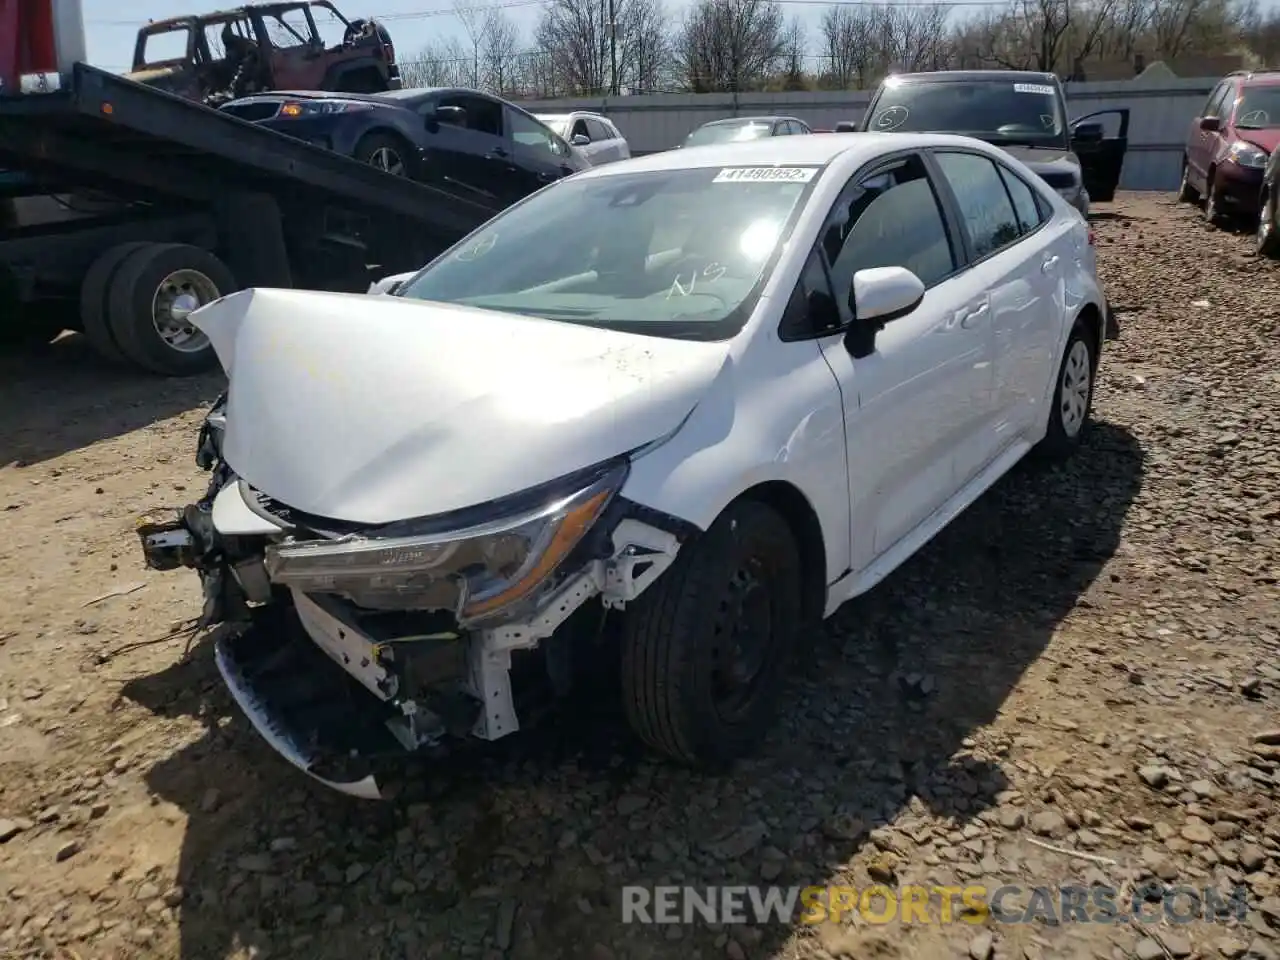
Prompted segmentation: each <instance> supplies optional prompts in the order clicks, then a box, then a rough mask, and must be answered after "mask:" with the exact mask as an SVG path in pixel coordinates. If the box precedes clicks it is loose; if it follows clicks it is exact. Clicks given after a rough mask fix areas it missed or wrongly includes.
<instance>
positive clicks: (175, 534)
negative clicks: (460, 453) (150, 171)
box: [137, 394, 693, 799]
mask: <svg viewBox="0 0 1280 960" xmlns="http://www.w3.org/2000/svg"><path fill="white" fill-rule="evenodd" d="M226 404H227V396H226V394H224V395H223V396H222V397H220V398H219V399H218V400H217V401H215V403H214V404H213V406H212V408H211V410H210V412H209V414H208V416H207V418H206V420H205V422H204V424H203V426H202V428H201V431H200V436H199V440H198V449H197V454H196V461H197V463H198V465H199V466H200V467H201V468H202V469H204V470H207V471H209V473H210V482H209V486H208V489H207V490H206V492H205V495H204V497H202V498H201V499H200V500H199V501H198V502H196V503H193V504H190V505H188V506H186V507H184V508H183V509H181V510H180V511H175V512H174V513H173V514H170V515H169V516H167V517H163V518H158V519H153V518H148V519H145V520H143V521H142V522H140V523H139V525H138V528H137V532H138V535H139V537H140V538H141V540H142V548H143V553H144V557H145V560H146V563H147V565H148V566H149V567H151V568H153V569H156V570H172V569H176V568H179V567H188V568H191V569H194V570H196V571H197V573H198V574H199V577H200V582H201V587H202V592H203V608H202V611H201V615H200V618H199V621H198V626H199V627H201V628H213V627H217V628H218V630H217V636H216V639H215V641H214V656H215V660H216V663H217V666H218V670H219V672H220V673H221V675H222V677H223V679H224V681H225V682H226V684H227V686H228V688H229V690H230V692H231V694H232V696H233V697H234V699H235V700H236V701H237V703H238V704H239V706H240V707H241V709H242V710H243V711H244V712H245V714H246V715H247V716H248V718H249V719H250V721H251V722H252V723H253V725H254V726H255V728H256V729H257V730H258V732H259V733H260V734H261V735H262V736H263V737H264V738H265V739H266V740H267V741H268V742H269V743H271V745H272V746H273V747H274V748H275V749H276V750H277V751H278V752H279V753H281V754H282V755H283V756H284V757H285V758H286V759H288V760H289V761H290V762H291V763H293V764H294V765H295V766H297V767H299V768H300V769H302V770H304V771H306V772H307V773H309V774H310V775H311V776H313V777H315V778H316V779H318V780H320V781H322V782H324V783H326V784H327V785H329V786H331V787H333V788H335V789H337V790H340V791H342V792H344V793H347V794H350V795H353V796H358V797H364V798H369V799H376V798H378V797H379V796H381V795H382V788H381V786H380V783H382V782H383V780H382V777H381V775H380V773H379V770H380V767H381V766H383V765H385V764H387V763H391V764H395V763H397V762H402V761H403V759H405V758H406V757H409V756H414V755H418V754H427V755H430V754H431V753H432V752H433V751H435V750H437V749H440V748H442V747H443V746H445V745H446V744H447V743H448V742H449V741H450V740H459V739H466V738H472V737H474V738H479V739H482V740H496V739H499V738H501V737H505V736H508V735H510V734H512V733H514V732H516V731H517V730H519V729H520V721H519V716H518V709H517V708H518V706H519V704H520V703H521V702H522V701H521V692H522V690H523V689H524V688H525V687H526V686H530V687H531V688H532V687H534V686H540V685H541V686H549V687H550V689H551V690H552V692H553V693H555V694H560V695H563V694H564V693H566V692H567V691H568V689H569V688H570V686H571V676H572V672H573V671H572V669H571V668H572V658H573V657H574V652H573V651H574V649H575V647H576V645H578V644H580V643H583V642H587V641H590V640H592V639H595V638H596V637H598V636H599V634H600V630H601V626H602V624H603V622H604V618H605V615H606V612H607V611H608V610H610V609H621V608H622V607H623V606H624V605H625V604H626V603H627V602H629V601H630V600H633V599H634V598H635V597H637V596H638V595H639V594H640V593H641V592H642V591H643V590H644V589H645V588H646V587H647V586H648V585H649V584H650V583H652V582H653V581H654V580H656V579H657V578H658V577H659V576H660V575H661V574H662V573H663V572H664V571H665V570H666V569H667V568H668V567H669V566H670V565H671V563H672V561H673V560H674V559H675V556H676V553H677V551H678V550H679V548H680V544H681V543H682V542H683V540H684V539H685V538H686V537H687V536H688V534H690V533H692V532H693V529H692V528H691V527H690V526H689V525H688V524H686V523H685V522H684V521H681V520H678V519H676V518H673V517H669V516H666V515H665V514H661V513H658V512H656V511H653V510H650V509H649V508H646V507H643V506H640V505H638V504H635V503H632V502H630V501H628V500H626V499H625V498H623V497H621V496H619V495H617V491H618V490H619V489H620V487H621V485H622V481H623V480H624V479H625V477H626V474H627V471H628V469H629V461H628V460H627V458H625V457H621V458H617V459H615V460H613V461H611V462H608V463H605V464H601V465H599V466H597V467H594V468H592V469H590V470H587V471H583V472H581V473H580V474H578V475H576V476H574V477H571V478H566V479H565V480H561V481H557V482H556V483H555V484H554V485H544V486H543V487H539V488H534V489H531V490H529V491H526V492H525V493H522V494H520V495H518V496H517V497H515V498H512V499H511V500H510V501H506V502H504V505H503V507H502V509H501V511H498V512H495V511H494V510H493V509H492V505H481V506H479V507H475V508H468V509H466V510H463V511H457V512H455V513H454V514H450V515H446V516H443V517H438V518H433V519H432V520H430V521H429V522H425V523H424V522H415V523H408V522H405V523H399V522H397V523H390V524H382V525H378V526H374V527H367V526H363V527H357V526H356V525H353V524H351V523H349V522H345V521H334V520H327V519H325V518H320V517H314V516H309V515H306V514H303V513H301V512H299V511H297V510H294V509H291V508H290V507H288V506H287V505H285V504H281V503H278V502H277V501H275V500H273V499H272V498H271V497H270V496H268V495H267V494H265V493H264V492H262V491H258V490H254V489H253V488H252V487H251V486H250V485H249V484H248V483H246V482H245V481H244V480H243V479H242V478H240V477H238V476H237V475H236V474H235V472H234V471H233V470H232V469H231V467H230V466H229V465H228V464H227V463H226V462H225V460H224V459H223V453H222V438H223V434H224V430H225V425H226ZM595 601H598V602H595ZM539 647H541V648H542V649H541V650H540V651H539V654H540V655H539V656H538V657H536V658H534V657H528V656H526V657H525V658H524V661H523V662H522V663H516V665H515V666H516V669H513V654H514V655H517V656H516V658H515V659H516V660H520V655H521V654H528V653H530V652H532V651H534V650H535V648H539ZM530 665H532V667H531V666H530ZM530 672H532V674H535V675H536V676H534V677H533V680H532V681H530V682H528V683H526V680H525V677H526V674H529V673H530Z"/></svg>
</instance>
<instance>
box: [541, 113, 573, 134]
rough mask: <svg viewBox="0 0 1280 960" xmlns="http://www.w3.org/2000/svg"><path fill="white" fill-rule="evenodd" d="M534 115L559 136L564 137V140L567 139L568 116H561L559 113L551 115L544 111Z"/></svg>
mask: <svg viewBox="0 0 1280 960" xmlns="http://www.w3.org/2000/svg"><path fill="white" fill-rule="evenodd" d="M535 116H536V117H537V118H538V119H539V120H541V121H542V122H543V123H545V124H546V125H547V126H548V127H550V128H551V129H552V130H554V131H555V132H556V133H557V134H558V135H559V136H562V137H564V138H565V139H566V140H568V139H569V118H568V117H566V116H562V115H560V114H557V115H555V116H551V115H549V114H545V113H538V114H535Z"/></svg>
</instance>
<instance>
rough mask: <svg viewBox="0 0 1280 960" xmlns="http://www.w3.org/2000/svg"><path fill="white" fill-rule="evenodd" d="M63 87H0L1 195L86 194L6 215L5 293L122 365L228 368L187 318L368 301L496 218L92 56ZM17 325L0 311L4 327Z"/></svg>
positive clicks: (169, 369)
mask: <svg viewBox="0 0 1280 960" xmlns="http://www.w3.org/2000/svg"><path fill="white" fill-rule="evenodd" d="M64 78H65V81H66V82H65V83H62V84H60V85H59V86H60V87H61V89H58V90H56V91H54V92H43V93H21V94H10V95H5V94H3V93H0V170H3V171H6V172H7V176H5V177H4V178H2V179H3V183H0V195H7V196H9V197H13V196H36V195H50V194H71V195H73V196H75V195H78V196H90V197H92V200H91V201H87V202H85V203H84V204H81V205H75V204H72V206H73V208H75V209H74V211H73V213H72V214H71V215H70V216H69V217H64V218H60V219H57V220H56V221H54V220H50V221H45V222H37V223H23V222H22V220H21V218H18V219H17V222H16V223H6V222H5V220H4V219H3V218H0V298H5V297H8V298H9V299H10V300H16V301H17V302H18V303H19V304H21V305H25V306H27V307H37V308H43V307H49V306H50V305H54V306H55V307H56V306H61V307H62V308H63V311H62V316H64V317H66V322H67V323H68V325H71V326H74V327H76V328H79V329H81V330H83V332H84V333H85V335H86V336H87V337H88V338H89V340H90V341H91V342H92V343H93V345H94V346H95V347H96V348H97V349H98V351H99V352H100V353H102V354H104V355H106V356H108V357H109V358H111V359H113V360H117V361H126V362H130V363H132V364H135V365H137V366H140V367H143V368H146V369H150V370H152V371H154V372H157V373H162V374H170V375H183V374H188V373H194V372H197V371H200V370H203V369H206V368H208V367H209V366H211V365H212V364H213V363H214V362H216V361H215V358H214V357H213V355H212V351H211V349H210V348H209V346H208V342H207V340H205V338H204V337H203V336H202V335H200V334H199V333H198V331H196V330H194V328H192V327H191V326H190V325H189V324H188V323H186V316H187V315H188V314H189V313H190V311H191V310H192V309H194V308H196V307H198V306H201V305H203V304H204V303H207V302H208V301H209V300H211V299H216V297H218V296H223V295H225V294H227V293H231V292H233V291H235V290H238V289H244V288H247V287H254V286H258V287H266V286H271V287H291V286H299V287H307V288H313V289H325V290H346V291H350V292H364V291H365V290H366V289H367V288H368V286H369V283H370V281H371V280H372V279H376V278H378V277H380V276H383V275H386V274H391V273H400V272H404V271H408V270H414V269H416V268H417V267H419V266H421V265H422V264H424V263H425V262H426V261H427V260H429V259H430V258H431V257H432V256H434V255H435V254H437V253H439V252H440V251H441V250H443V249H444V248H445V247H447V246H448V245H450V244H451V243H453V242H455V241H456V240H458V239H460V238H461V237H463V236H465V235H466V234H467V233H469V232H470V231H471V230H473V229H474V228H475V227H477V226H479V225H480V224H481V223H483V222H484V221H485V220H487V219H488V218H489V217H490V216H491V212H490V211H489V210H487V209H486V208H485V207H483V206H481V205H479V204H476V203H474V202H470V201H468V200H466V199H463V198H461V197H458V196H455V195H453V194H451V193H449V192H447V191H445V190H442V189H439V188H437V187H433V186H428V185H426V184H421V183H417V182H414V181H412V180H408V179H406V178H403V177H396V176H393V175H391V174H388V173H385V172H383V171H381V170H377V169H375V168H373V167H371V166H367V165H365V164H361V163H359V162H357V161H355V160H352V159H350V158H347V157H343V156H340V155H339V154H336V153H333V152H330V151H328V150H325V149H323V148H321V147H317V146H313V145H311V144H308V143H305V142H302V141H300V140H296V139H293V138H291V137H287V136H284V135H282V134H279V133H276V132H275V131H272V130H269V129H266V128H264V127H261V126H257V125H255V124H252V123H249V122H247V121H243V120H240V119H238V118H236V117H233V116H230V115H228V114H225V113H221V112H219V111H217V110H214V109H211V108H209V107H205V106H204V105H202V104H199V103H195V102H193V101H190V100H185V99H183V98H181V97H178V96H175V95H173V94H169V93H167V92H165V91H162V90H157V89H154V88H151V87H147V86H143V85H141V84H138V83H135V82H133V81H131V80H128V79H125V78H124V77H120V76H117V75H115V74H112V73H110V72H107V71H104V70H100V69H97V68H95V67H92V66H89V65H88V64H85V63H76V64H74V65H73V67H72V68H71V70H70V71H69V72H68V74H66V75H64ZM104 198H105V199H104ZM19 202H20V201H19ZM10 219H13V217H12V216H11V217H10ZM13 314H14V311H13V310H12V309H6V307H5V305H4V304H3V303H0V318H3V317H4V316H6V315H9V316H12V315H13ZM0 322H4V321H3V320H2V319H0Z"/></svg>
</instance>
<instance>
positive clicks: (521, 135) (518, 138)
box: [507, 110, 582, 159]
mask: <svg viewBox="0 0 1280 960" xmlns="http://www.w3.org/2000/svg"><path fill="white" fill-rule="evenodd" d="M507 112H508V115H509V117H510V123H511V139H512V140H514V141H515V142H516V145H517V146H519V147H522V148H524V149H526V150H531V151H533V152H535V153H538V154H542V155H544V156H546V157H547V158H548V159H550V158H552V157H555V158H561V157H565V156H567V155H568V153H569V148H568V146H567V145H566V144H565V142H564V141H563V140H561V139H560V138H559V137H557V136H556V135H555V134H554V133H552V132H551V130H550V129H549V128H547V127H544V126H543V125H542V124H540V123H539V122H538V121H537V120H534V119H533V117H530V116H528V115H526V114H523V113H520V112H518V111H516V110H509V111H507ZM581 122H582V121H581V120H579V121H578V123H581ZM574 129H575V130H576V129H577V124H574Z"/></svg>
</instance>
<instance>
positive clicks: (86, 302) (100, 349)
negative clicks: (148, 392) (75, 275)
mask: <svg viewBox="0 0 1280 960" xmlns="http://www.w3.org/2000/svg"><path fill="white" fill-rule="evenodd" d="M146 246H150V244H149V243H148V242H147V241H145V240H142V241H139V240H132V241H130V242H128V243H118V244H116V245H115V246H114V247H111V248H109V249H108V250H107V251H106V252H105V253H103V254H102V255H101V256H100V257H98V259H97V260H95V261H93V263H92V264H91V265H90V267H89V270H88V272H87V273H86V274H85V275H84V281H83V282H82V283H81V284H80V323H81V324H82V325H83V327H84V336H85V339H86V340H88V341H89V345H90V346H91V347H93V349H94V350H95V351H97V353H98V355H99V356H100V357H102V358H103V359H105V360H110V361H112V362H113V363H127V362H128V359H127V358H126V357H125V355H124V353H123V352H122V351H121V350H120V345H119V344H118V343H116V338H115V335H114V334H113V333H112V332H111V324H110V322H109V321H108V320H107V294H108V291H109V290H110V288H111V281H112V280H113V279H114V278H115V275H116V271H117V270H119V269H120V264H122V263H123V262H124V261H125V259H126V258H127V257H128V256H129V255H130V254H132V253H133V252H134V251H135V250H140V249H142V248H143V247H146Z"/></svg>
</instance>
